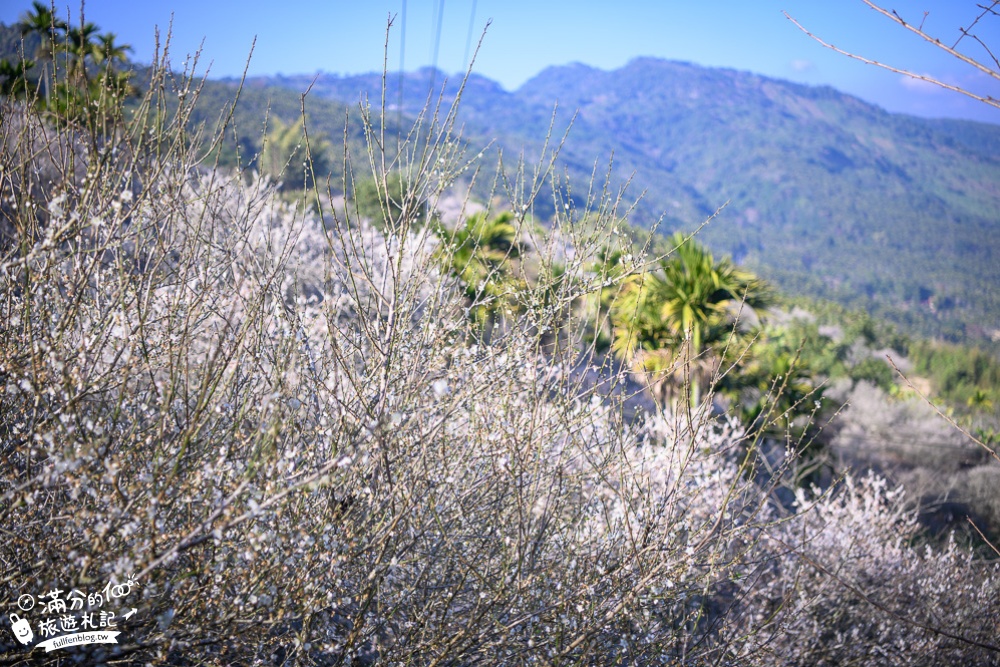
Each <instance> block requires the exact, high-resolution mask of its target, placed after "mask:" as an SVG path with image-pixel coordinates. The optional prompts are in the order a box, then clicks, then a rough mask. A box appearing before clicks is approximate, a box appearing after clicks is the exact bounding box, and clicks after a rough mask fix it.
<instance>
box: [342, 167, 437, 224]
mask: <svg viewBox="0 0 1000 667" xmlns="http://www.w3.org/2000/svg"><path fill="white" fill-rule="evenodd" d="M351 201H352V203H353V205H354V210H355V212H356V213H357V214H358V216H359V217H362V218H365V219H366V220H369V221H370V222H371V223H372V224H373V225H375V227H377V228H378V229H383V230H384V229H386V228H387V227H389V226H391V225H398V224H399V223H400V222H401V218H402V216H403V211H404V210H405V211H406V212H407V215H408V216H409V217H410V222H411V223H412V222H416V223H420V222H423V219H424V211H423V203H422V202H421V201H420V199H419V197H417V195H416V193H415V192H414V190H413V186H412V184H411V183H410V181H409V179H407V178H406V177H405V176H404V175H403V174H401V173H399V172H398V171H393V172H390V173H389V174H387V175H386V176H385V178H384V179H376V178H374V177H372V178H364V179H360V180H358V181H357V182H355V183H354V192H353V193H351Z"/></svg>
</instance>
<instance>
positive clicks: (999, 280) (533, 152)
mask: <svg viewBox="0 0 1000 667" xmlns="http://www.w3.org/2000/svg"><path fill="white" fill-rule="evenodd" d="M386 81H387V90H386V99H387V102H388V103H389V104H390V105H392V106H394V107H395V106H398V101H402V108H401V109H398V108H394V109H393V110H394V111H396V112H398V113H401V114H404V115H406V116H409V117H413V116H415V115H416V114H417V113H419V112H420V111H421V110H422V109H423V108H424V106H425V104H426V103H427V102H428V99H431V100H434V99H435V98H436V96H435V95H434V94H432V90H434V91H436V90H438V89H443V90H444V99H445V102H446V103H447V102H448V101H449V100H450V98H451V97H452V96H453V95H454V94H455V92H456V91H457V88H458V85H459V83H460V82H461V77H460V76H455V77H451V78H450V79H446V76H445V75H444V74H443V73H442V72H438V71H434V70H431V69H423V70H419V71H417V72H413V73H409V74H405V75H403V76H397V75H394V74H391V75H390V76H389V77H387V79H386ZM247 84H248V90H253V89H255V88H263V87H266V88H269V89H270V90H272V91H274V90H276V89H280V88H285V89H288V90H289V91H296V93H301V92H302V91H304V90H305V89H306V88H308V87H309V86H310V85H311V86H312V88H311V92H310V95H311V96H314V97H315V98H320V99H331V100H336V101H339V102H342V103H345V104H356V103H357V102H358V101H359V100H360V99H362V96H365V95H367V96H368V98H369V99H371V100H372V101H373V103H375V102H376V101H377V100H379V99H380V97H381V94H382V92H381V87H382V75H381V74H370V75H360V76H344V77H341V76H335V75H328V74H320V75H302V76H275V77H264V78H256V79H250V80H249V81H248V82H247ZM272 94H273V93H272ZM314 115H315V114H314ZM459 118H460V122H461V123H462V124H463V125H464V127H465V134H466V136H467V137H468V138H469V139H470V141H472V143H473V144H475V143H476V140H479V141H481V142H483V143H484V144H485V142H488V141H492V142H494V144H495V145H496V146H497V147H499V148H501V149H503V150H504V151H505V152H506V153H507V154H514V155H519V154H522V153H523V154H524V155H525V156H526V158H527V159H529V160H530V159H532V158H537V157H538V156H539V155H540V154H541V151H542V147H543V145H544V142H545V139H546V136H547V135H548V134H549V132H550V129H551V130H552V132H553V134H554V135H555V139H556V140H557V141H558V139H559V138H561V136H562V133H563V132H564V131H565V130H566V128H567V127H569V126H570V124H572V127H571V128H570V129H569V133H568V136H567V140H566V142H565V144H564V147H563V149H562V151H561V154H560V163H559V169H560V170H561V171H564V172H565V173H566V174H567V175H568V176H569V177H570V181H571V183H573V184H574V185H575V186H576V190H577V191H579V190H580V189H581V188H584V187H585V186H586V184H587V183H588V182H589V180H590V179H591V177H592V175H593V174H594V170H595V165H596V168H597V169H598V174H601V169H602V168H604V167H606V166H607V165H608V163H609V161H610V160H612V157H613V162H612V167H611V170H612V184H613V185H622V184H624V183H625V182H626V181H627V180H629V179H631V181H630V182H631V185H630V188H631V191H632V193H633V195H634V196H636V197H638V196H639V195H640V194H641V195H642V197H641V200H640V202H639V204H638V205H637V207H636V208H635V210H634V212H633V214H632V216H631V218H630V222H631V224H633V225H637V226H640V227H650V226H652V225H653V224H654V223H657V222H658V221H659V227H658V229H660V230H661V231H663V232H667V233H668V232H670V231H673V230H677V229H680V230H692V229H695V228H697V227H698V226H699V225H700V224H701V223H703V222H704V221H705V219H706V218H707V217H708V216H709V215H711V214H712V213H713V212H714V211H715V210H716V209H718V208H719V207H720V206H723V205H725V208H724V209H723V211H722V213H721V214H720V215H719V216H718V218H716V219H715V220H713V221H712V223H711V224H709V225H708V226H706V227H705V228H704V229H703V230H702V231H701V232H700V234H701V236H700V238H701V240H702V241H703V242H705V243H707V244H708V245H709V246H710V247H711V248H712V249H713V250H715V251H716V252H717V253H719V254H729V255H731V256H732V257H733V258H734V259H735V260H736V261H737V262H740V263H742V264H744V265H747V266H749V267H751V268H753V269H755V270H756V271H758V272H759V273H760V274H761V275H763V276H764V277H766V278H768V279H770V280H772V281H773V282H775V283H776V284H777V285H778V286H779V287H780V288H781V289H782V290H783V291H785V292H786V293H789V294H804V295H808V296H812V297H819V298H825V299H830V300H835V301H838V302H841V303H843V304H846V305H848V306H851V307H858V308H865V309H867V310H869V311H872V312H874V313H876V314H878V315H881V316H885V317H888V318H889V319H890V320H893V321H895V322H896V323H898V324H899V325H901V327H902V328H903V329H904V330H909V331H913V332H914V333H918V334H920V335H930V336H938V337H943V338H948V339H953V340H965V341H968V342H988V341H989V340H991V339H994V342H995V339H997V338H1000V290H998V286H1000V127H998V126H994V125H988V124H983V123H976V122H971V121H959V120H930V119H923V118H916V117H910V116H906V115H901V114H891V113H888V112H886V111H884V110H882V109H880V108H878V107H876V106H874V105H871V104H868V103H866V102H864V101H862V100H859V99H858V98H856V97H852V96H850V95H846V94H843V93H840V92H838V91H836V90H834V89H833V88H830V87H810V86H805V85H800V84H795V83H790V82H786V81H781V80H776V79H771V78H767V77H763V76H759V75H756V74H751V73H747V72H741V71H735V70H729V69H713V68H705V67H701V66H697V65H693V64H690V63H683V62H675V61H665V60H658V59H652V58H639V59H636V60H633V61H631V62H630V63H628V64H627V65H626V66H624V67H622V68H621V69H618V70H615V71H603V70H599V69H594V68H592V67H588V66H586V65H581V64H573V65H566V66H559V67H550V68H548V69H546V70H544V71H542V72H541V73H540V74H538V75H537V76H535V77H534V78H532V79H531V80H529V81H528V82H526V83H525V84H524V85H522V86H521V87H520V88H518V89H517V90H515V91H507V90H504V89H503V88H502V87H501V86H500V85H499V84H498V83H496V82H494V81H491V80H490V79H487V78H485V77H482V76H479V75H475V74H473V75H471V76H470V77H469V78H468V80H467V81H466V82H465V89H464V92H463V96H462V100H461V105H460V114H459ZM584 191H585V189H584Z"/></svg>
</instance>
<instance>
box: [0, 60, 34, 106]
mask: <svg viewBox="0 0 1000 667" xmlns="http://www.w3.org/2000/svg"><path fill="white" fill-rule="evenodd" d="M34 66H35V63H34V61H32V60H18V61H16V62H13V63H12V62H10V61H9V60H7V59H6V58H4V59H2V60H0V79H3V81H2V82H0V95H4V96H7V95H9V96H11V97H18V96H22V95H23V96H25V97H27V95H28V92H29V90H30V87H29V85H28V76H27V72H28V70H30V69H31V68H32V67H34Z"/></svg>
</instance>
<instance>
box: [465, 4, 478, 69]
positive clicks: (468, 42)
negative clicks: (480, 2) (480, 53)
mask: <svg viewBox="0 0 1000 667" xmlns="http://www.w3.org/2000/svg"><path fill="white" fill-rule="evenodd" d="M475 23H476V0H472V13H471V14H470V15H469V32H468V33H467V34H466V36H465V58H464V59H463V61H462V62H463V64H464V65H465V66H466V67H468V66H469V50H470V49H471V48H472V28H473V27H475Z"/></svg>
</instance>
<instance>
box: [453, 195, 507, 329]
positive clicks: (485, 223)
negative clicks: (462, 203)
mask: <svg viewBox="0 0 1000 667" xmlns="http://www.w3.org/2000/svg"><path fill="white" fill-rule="evenodd" d="M436 231H437V234H438V236H439V237H440V238H441V241H442V245H441V248H440V249H439V251H438V258H439V260H440V261H441V262H442V264H443V265H444V267H445V269H446V270H447V271H448V272H449V273H451V274H452V275H454V276H455V277H457V278H458V279H459V280H460V281H461V282H462V285H463V286H464V288H465V296H466V298H467V299H468V302H469V316H470V317H471V318H472V319H473V320H474V321H476V322H478V323H479V324H481V325H484V326H485V325H488V324H490V323H492V322H493V321H494V319H495V317H496V315H497V314H498V313H500V312H502V310H504V309H505V308H511V307H513V306H514V303H515V298H514V297H515V295H516V294H517V292H518V291H519V289H520V288H521V287H523V283H522V282H521V281H520V280H519V279H517V278H516V277H515V276H514V273H513V271H512V270H511V260H513V259H517V258H519V257H520V256H521V249H520V246H519V244H518V243H517V229H516V228H515V227H514V214H513V213H511V212H510V211H505V212H503V213H500V214H499V215H497V216H494V217H493V218H487V216H486V214H485V213H477V214H475V215H471V216H469V217H468V218H466V219H465V222H464V223H463V224H460V225H459V226H458V227H457V228H456V229H454V230H451V229H447V228H446V227H444V226H443V225H440V226H438V228H437V230H436Z"/></svg>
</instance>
